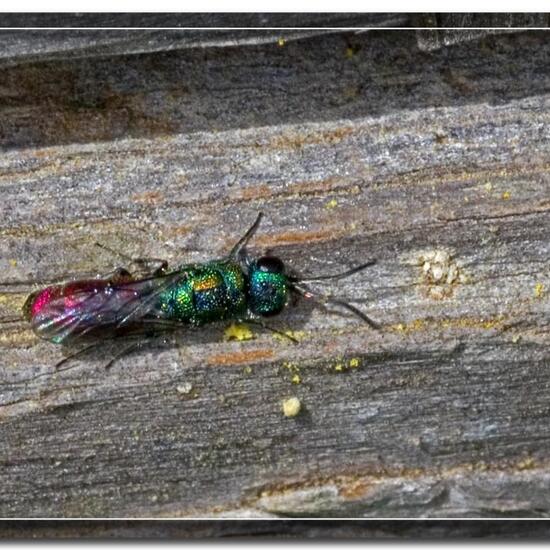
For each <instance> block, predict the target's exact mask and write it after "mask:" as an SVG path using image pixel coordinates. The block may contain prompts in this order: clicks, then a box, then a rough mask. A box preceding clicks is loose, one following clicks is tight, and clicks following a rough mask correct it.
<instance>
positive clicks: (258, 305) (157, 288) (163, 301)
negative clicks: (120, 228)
mask: <svg viewBox="0 0 550 550" xmlns="http://www.w3.org/2000/svg"><path fill="white" fill-rule="evenodd" d="M261 219H262V214H261V213H260V214H259V215H258V217H257V219H256V221H255V222H254V224H253V225H252V227H250V229H249V230H248V231H247V232H246V233H245V235H244V236H243V237H242V238H241V239H240V240H239V241H238V242H237V244H236V245H235V246H234V247H233V249H232V250H231V252H230V253H229V255H228V256H227V257H226V258H222V259H220V260H214V261H210V262H206V263H200V264H184V265H180V266H178V267H176V268H175V269H169V268H168V265H167V263H166V262H164V261H161V262H160V265H159V266H158V267H157V269H155V270H154V271H153V272H151V273H150V274H149V275H148V276H146V277H143V278H135V277H134V276H133V275H131V274H130V272H129V271H128V270H126V269H123V268H119V269H118V270H116V271H115V272H114V274H111V275H109V276H107V277H103V278H99V279H86V280H80V281H74V282H69V283H66V284H63V285H55V286H49V287H47V288H44V289H43V290H41V291H38V292H35V293H33V294H31V295H30V296H29V297H28V299H27V301H26V302H25V305H24V306H23V311H24V315H25V317H26V319H27V320H28V321H29V322H30V323H31V326H32V328H33V330H34V332H35V333H36V334H37V335H38V336H40V337H41V338H44V339H46V340H49V341H51V342H54V343H58V344H65V345H73V344H76V343H80V342H92V344H91V345H89V346H87V347H86V348H84V349H82V350H80V351H78V352H77V353H78V354H80V353H83V352H85V351H87V350H88V349H90V348H91V347H95V346H97V345H99V344H100V343H101V342H102V341H104V340H105V339H113V338H121V337H126V338H128V337H130V338H133V339H134V340H135V341H134V342H133V343H132V344H131V346H130V347H127V348H125V349H123V350H122V353H121V354H119V355H122V354H123V353H127V352H128V351H130V349H133V348H135V347H138V346H139V345H140V343H141V342H140V338H141V337H146V336H151V335H157V334H160V333H164V332H168V331H173V330H177V329H179V328H182V327H185V326H187V327H199V326H203V325H206V324H208V323H212V322H215V321H224V320H228V319H233V320H239V321H244V322H249V323H254V324H258V325H261V326H262V327H264V328H267V329H269V330H272V331H274V332H278V331H277V330H275V329H273V328H271V327H269V326H268V325H267V324H266V322H265V319H266V318H267V317H270V316H273V315H277V314H278V313H280V312H281V311H282V310H283V309H284V308H285V307H286V306H287V304H288V303H289V301H290V296H291V295H292V294H296V295H300V296H302V297H304V298H307V299H309V300H313V301H316V302H319V303H332V304H336V305H339V306H341V307H343V308H345V309H347V310H349V311H351V312H352V313H353V314H355V315H356V316H358V317H359V318H361V319H362V320H363V321H365V322H366V323H368V324H369V325H370V326H371V327H373V328H378V325H377V323H375V322H374V321H373V320H372V319H370V318H369V317H368V316H367V315H365V314H364V313H363V312H362V311H360V310H359V309H357V308H356V307H354V306H352V305H351V304H349V303H348V302H346V301H344V300H340V299H337V298H333V297H331V296H326V295H324V294H320V293H317V292H314V291H312V290H311V289H308V288H306V287H305V286H304V283H306V282H309V281H320V280H326V279H341V278H343V277H348V276H349V275H352V274H354V273H357V272H358V271H361V270H362V269H365V268H366V267H368V266H371V265H373V264H374V263H375V260H370V261H369V262H366V263H364V264H362V265H359V266H357V267H355V268H353V269H350V270H348V271H344V272H343V273H338V274H336V275H321V276H318V277H299V276H294V275H291V274H289V273H287V270H286V269H285V265H284V263H283V262H282V261H281V260H280V259H279V258H277V257H275V256H261V257H259V258H255V257H252V256H250V255H249V254H248V252H247V250H246V245H247V243H248V242H249V241H250V239H251V238H252V236H253V235H254V233H255V232H256V230H257V228H258V226H259V224H260V221H261ZM287 337H289V336H287ZM289 338H290V339H292V337H289ZM71 357H74V355H73V356H71ZM117 357H118V356H117ZM67 359H68V358H67ZM65 360H66V359H65ZM65 360H63V361H62V362H64V361H65Z"/></svg>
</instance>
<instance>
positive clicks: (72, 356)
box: [54, 342, 101, 370]
mask: <svg viewBox="0 0 550 550" xmlns="http://www.w3.org/2000/svg"><path fill="white" fill-rule="evenodd" d="M100 345H101V342H94V343H93V344H90V345H89V346H86V347H85V348H82V349H79V350H78V351H75V352H73V353H71V354H70V355H67V357H64V358H63V359H61V361H58V362H57V363H56V364H55V367H54V368H55V370H59V368H60V367H61V365H64V364H65V363H68V362H69V361H72V360H73V359H76V358H77V357H80V356H81V355H84V354H86V353H87V352H88V351H90V350H91V349H93V348H95V347H98V346H100ZM63 370H67V369H63Z"/></svg>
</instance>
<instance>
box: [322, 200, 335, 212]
mask: <svg viewBox="0 0 550 550" xmlns="http://www.w3.org/2000/svg"><path fill="white" fill-rule="evenodd" d="M337 206H338V201H337V200H336V199H330V200H329V201H328V202H327V203H326V204H325V208H326V209H327V210H331V209H332V208H336V207H337Z"/></svg>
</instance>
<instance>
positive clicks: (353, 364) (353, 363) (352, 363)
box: [349, 357, 359, 369]
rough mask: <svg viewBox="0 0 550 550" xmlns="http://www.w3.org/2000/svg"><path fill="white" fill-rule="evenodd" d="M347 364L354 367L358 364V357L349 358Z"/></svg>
mask: <svg viewBox="0 0 550 550" xmlns="http://www.w3.org/2000/svg"><path fill="white" fill-rule="evenodd" d="M349 366H350V367H351V368H352V369H356V368H357V367H358V366H359V359H358V358H357V357H354V358H353V359H350V360H349Z"/></svg>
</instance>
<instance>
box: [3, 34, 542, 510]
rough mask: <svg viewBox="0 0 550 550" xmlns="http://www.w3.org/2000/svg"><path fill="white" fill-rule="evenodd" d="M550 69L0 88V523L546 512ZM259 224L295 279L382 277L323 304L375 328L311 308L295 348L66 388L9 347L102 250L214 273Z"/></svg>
mask: <svg viewBox="0 0 550 550" xmlns="http://www.w3.org/2000/svg"><path fill="white" fill-rule="evenodd" d="M549 48H550V46H549V45H548V44H547V40H546V35H545V34H543V33H537V32H533V33H526V34H522V35H517V36H499V37H490V38H486V39H484V40H483V41H481V42H479V43H476V44H474V45H472V44H470V45H467V46H466V45H459V46H454V47H451V48H448V49H443V50H440V51H437V52H434V53H431V54H430V53H425V52H422V51H420V50H419V49H418V46H417V44H416V37H415V34H414V33H413V32H400V33H399V34H396V33H392V32H381V31H377V32H375V33H369V35H368V36H365V35H349V34H342V35H338V36H325V37H318V38H310V39H307V40H302V41H297V42H295V43H288V44H286V45H284V46H283V47H280V46H278V45H277V44H269V45H256V46H251V47H243V46H240V47H235V48H214V49H206V50H204V51H200V52H197V51H178V52H170V53H163V54H147V55H139V56H128V57H116V56H114V57H109V58H105V59H89V60H79V61H76V60H64V61H55V62H54V61H52V62H48V63H41V64H36V65H24V66H18V67H12V68H9V69H4V70H3V74H4V78H3V84H2V97H3V100H2V117H0V119H1V120H0V143H1V144H2V146H3V147H4V149H5V151H4V153H3V155H2V156H1V158H0V192H1V197H2V201H1V204H2V207H1V208H2V216H1V218H0V219H1V224H0V268H1V273H2V276H1V282H0V320H1V322H2V324H1V334H0V346H1V347H2V349H1V355H0V357H1V359H0V384H1V386H0V388H1V389H0V422H1V423H0V438H1V440H2V448H1V451H0V460H1V462H2V469H1V471H0V479H1V483H2V487H3V490H2V494H1V495H0V515H1V516H7V517H13V516H33V517H46V516H56V517H57V516H70V517H77V516H84V517H89V516H104V517H150V516H215V515H218V516H227V515H231V516H233V515H240V516H243V515H244V516H248V515H252V516H267V517H270V516H278V515H282V516H286V515H291V516H294V515H304V514H305V515H311V516H372V517H387V516H418V515H422V516H433V517H442V516H495V515H501V516H502V515H504V516H506V515H511V516H523V515H526V516H531V515H548V511H549V509H550V507H549V497H548V494H549V492H548V483H549V481H548V480H549V477H548V475H549V474H548V472H549V470H548V461H549V457H550V439H549V437H550V427H549V423H548V418H549V415H550V398H549V394H548V389H549V384H550V375H549V371H548V369H547V367H548V365H549V349H548V328H549V326H548V313H549V307H548V292H549V289H550V273H549V267H550V261H549V248H550V244H549V236H550V222H549V218H548V209H549V204H550V202H549V179H550V176H549V164H548V158H549V152H550V151H549V149H550V142H549V140H548V137H549V135H548V130H547V128H548V119H549V111H548V104H549V100H550V96H549V93H548V89H549V88H548V66H547V59H548V54H549V51H548V49H549ZM259 210H263V211H265V212H266V214H267V219H266V222H265V224H264V225H263V226H262V228H261V230H260V232H259V234H258V236H257V238H256V239H255V240H254V243H253V245H252V249H253V250H255V251H257V252H258V253H260V252H261V251H263V250H265V249H266V248H270V249H272V250H273V251H274V252H275V253H276V254H278V255H279V256H280V257H282V258H284V259H285V261H288V263H289V265H291V266H292V267H293V268H294V269H296V270H299V271H301V272H306V273H315V272H319V271H331V270H333V271H337V270H338V269H339V267H341V266H346V267H347V266H352V265H354V264H356V263H358V262H360V261H362V260H364V259H366V258H369V257H376V258H378V260H379V262H378V264H377V265H376V266H375V267H373V268H372V269H371V270H370V271H369V272H368V273H365V274H364V275H362V276H359V275H358V276H356V277H353V278H350V279H347V280H343V281H340V282H339V283H338V284H335V285H332V286H331V287H330V288H331V289H333V291H334V292H335V293H337V294H338V295H340V296H344V297H347V298H348V299H349V300H351V301H352V302H353V303H354V304H356V305H358V306H359V307H361V308H363V309H364V310H365V311H366V312H368V313H369V314H370V315H371V316H372V317H374V318H375V319H377V320H378V321H380V322H381V323H382V325H383V328H382V330H381V331H380V332H374V331H372V330H370V329H369V328H368V327H365V326H363V325H362V324H361V323H359V322H358V321H357V320H356V319H355V318H353V317H349V316H347V315H335V314H327V313H326V312H323V311H321V310H318V309H312V308H311V307H309V306H308V304H303V303H301V304H298V305H297V306H296V307H295V308H292V309H291V310H289V311H288V312H287V313H285V314H284V315H283V316H282V317H281V318H280V319H279V320H278V321H277V322H276V326H278V327H279V328H292V329H293V330H298V331H300V332H301V338H302V341H301V343H300V345H298V346H295V345H292V344H289V343H287V342H284V341H280V340H278V339H276V338H273V337H272V335H271V334H266V333H262V332H257V331H254V332H255V339H254V340H251V341H246V342H224V341H223V338H222V336H223V327H214V328H212V330H208V331H204V332H201V333H197V334H181V335H178V337H177V339H176V341H175V342H174V343H171V344H170V343H169V344H167V345H166V346H164V347H160V348H158V347H155V348H149V349H146V350H142V351H140V352H137V353H135V354H133V355H132V356H130V357H127V358H124V359H122V360H121V361H120V362H119V363H117V364H116V365H115V366H114V367H113V368H112V370H110V371H109V372H107V373H106V372H104V371H103V370H102V368H101V365H102V364H103V363H104V362H105V356H106V355H108V351H106V352H105V353H101V354H99V355H97V356H91V357H89V358H86V359H85V360H83V361H80V362H78V363H77V364H76V365H73V368H70V369H68V370H63V371H62V372H59V373H56V372H55V371H54V368H53V365H54V364H55V362H56V361H58V360H59V359H60V358H61V357H62V354H61V351H60V349H59V348H57V347H56V346H54V345H51V344H48V343H44V342H38V341H37V340H36V338H35V337H34V336H33V335H32V334H31V333H30V332H29V330H28V329H27V327H26V326H25V324H24V323H22V322H17V321H16V322H12V319H13V318H14V316H17V315H18V314H19V308H20V306H21V304H22V302H23V300H24V298H25V296H26V294H27V293H29V292H30V291H32V290H34V289H36V288H37V287H38V285H43V284H46V283H49V282H51V281H54V280H60V279H67V278H71V277H76V276H79V275H81V274H83V273H89V272H92V273H97V272H100V273H101V272H107V271H109V270H110V269H112V268H113V267H114V265H116V264H117V263H119V260H118V258H113V257H112V256H110V255H109V254H108V253H107V252H106V251H103V250H98V249H97V247H95V246H94V245H93V243H94V242H95V241H100V242H102V243H104V244H106V245H108V246H110V247H111V248H115V249H118V250H121V251H123V252H125V253H126V254H131V255H136V256H137V255H140V256H147V255H151V256H159V255H162V256H165V257H166V258H167V259H169V260H170V261H171V262H176V261H178V260H182V259H184V258H188V259H190V260H193V261H195V260H202V259H208V258H211V257H213V256H220V255H223V254H224V253H225V252H227V251H228V250H229V248H230V247H231V244H232V243H233V242H234V241H235V239H237V238H238V237H239V236H240V235H241V233H242V232H243V230H244V229H245V228H246V227H248V225H249V224H250V223H251V221H252V220H253V219H254V217H255V215H256V213H257V212H258V211H259ZM295 375H298V378H295ZM298 379H299V383H295V382H297V381H298ZM185 384H190V385H191V388H192V389H191V390H190V391H189V392H188V393H185V391H186V390H185V391H183V392H182V391H181V386H182V385H185ZM178 388H179V390H178ZM289 396H297V397H299V398H300V399H301V402H302V405H303V411H302V412H301V413H300V414H299V415H298V416H297V417H296V418H286V417H284V416H283V414H282V412H281V401H282V400H283V399H284V398H287V397H289Z"/></svg>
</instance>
